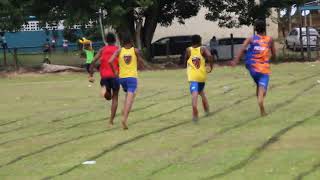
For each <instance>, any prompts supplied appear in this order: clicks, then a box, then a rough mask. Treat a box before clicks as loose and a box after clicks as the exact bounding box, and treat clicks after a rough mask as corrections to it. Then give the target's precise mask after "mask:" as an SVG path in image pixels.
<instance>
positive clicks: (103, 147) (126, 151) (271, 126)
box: [0, 63, 320, 180]
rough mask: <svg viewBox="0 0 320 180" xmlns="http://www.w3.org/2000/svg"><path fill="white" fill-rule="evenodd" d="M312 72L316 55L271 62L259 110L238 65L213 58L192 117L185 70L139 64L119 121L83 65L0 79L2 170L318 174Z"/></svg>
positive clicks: (234, 176) (80, 174)
mask: <svg viewBox="0 0 320 180" xmlns="http://www.w3.org/2000/svg"><path fill="white" fill-rule="evenodd" d="M318 80H320V64H319V63H289V64H279V65H274V66H273V74H272V78H271V83H270V90H269V94H268V97H267V102H266V108H267V110H268V112H269V116H267V117H264V118H260V117H259V112H258V107H257V104H256V99H255V96H254V91H255V89H254V85H253V83H252V81H251V80H250V79H249V76H248V74H247V73H246V70H245V69H244V67H237V68H228V67H219V68H217V69H216V70H215V71H214V73H212V74H211V75H210V77H209V81H208V83H207V86H206V91H207V94H208V97H209V100H210V106H211V115H210V116H209V117H202V118H201V119H200V122H199V123H198V124H193V123H192V121H191V107H190V101H191V99H190V96H189V92H188V84H187V82H186V75H185V70H174V71H155V72H142V73H140V82H139V83H140V87H139V93H138V96H137V99H136V103H135V104H134V110H133V112H132V113H131V114H130V118H129V128H130V129H129V131H123V130H122V129H121V127H120V120H121V118H120V116H117V118H116V126H115V127H113V128H109V127H108V126H107V117H108V116H109V107H110V104H109V103H106V102H105V101H103V100H102V99H100V97H99V84H98V83H96V84H94V85H93V86H92V87H88V85H89V83H88V82H87V81H86V75H85V74H59V75H33V74H30V75H19V76H13V77H9V78H5V79H0V87H1V96H0V114H1V116H0V135H1V136H0V179H1V180H5V179H9V180H11V179H22V180H25V179H28V180H29V179H32V180H33V179H68V180H69V179H75V180H78V179H85V180H89V179H90V180H91V179H94V180H96V179H103V180H104V179H108V180H109V179H110V180H118V179H119V180H122V179H125V180H126V179H128V180H144V179H146V180H147V179H148V180H149V179H151V180H156V179H164V180H171V179H173V180H175V179H181V180H197V179H230V180H286V179H297V180H298V179H306V180H315V179H320V153H319V151H320V141H319V139H320V133H319V132H320V121H319V120H320V106H319V104H320V84H319V83H318V82H317V81H318ZM122 99H123V93H121V100H122ZM121 108H122V101H121V103H120V109H119V111H118V112H119V113H120V110H121ZM201 115H202V116H203V113H201ZM87 160H95V161H96V164H94V165H82V162H84V161H87Z"/></svg>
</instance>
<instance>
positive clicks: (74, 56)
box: [0, 42, 104, 70]
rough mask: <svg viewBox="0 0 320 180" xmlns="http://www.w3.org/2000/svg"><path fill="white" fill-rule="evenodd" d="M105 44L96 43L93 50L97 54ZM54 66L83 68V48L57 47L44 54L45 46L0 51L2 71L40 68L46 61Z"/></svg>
mask: <svg viewBox="0 0 320 180" xmlns="http://www.w3.org/2000/svg"><path fill="white" fill-rule="evenodd" d="M103 46H104V44H103V43H102V42H101V43H94V44H93V48H94V50H95V52H97V51H98V50H99V49H100V48H101V47H103ZM47 59H49V61H50V62H51V63H52V64H57V65H69V66H76V67H81V66H82V64H84V63H85V57H84V56H83V55H82V46H78V45H77V44H72V45H69V46H68V47H67V48H66V47H62V46H57V47H55V48H51V49H50V51H49V52H44V48H43V46H34V47H10V48H1V49H0V70H1V69H2V70H3V69H12V68H16V69H18V68H19V67H25V68H38V67H40V66H41V65H42V64H43V63H44V62H46V60H47Z"/></svg>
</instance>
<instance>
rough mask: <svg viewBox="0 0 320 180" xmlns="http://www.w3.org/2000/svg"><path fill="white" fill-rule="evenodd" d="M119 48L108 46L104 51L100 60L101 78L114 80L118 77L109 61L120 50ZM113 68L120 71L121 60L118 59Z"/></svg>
mask: <svg viewBox="0 0 320 180" xmlns="http://www.w3.org/2000/svg"><path fill="white" fill-rule="evenodd" d="M118 49H119V48H118V46H114V45H107V46H105V47H104V48H103V49H102V55H101V58H100V76H101V78H114V77H116V76H115V74H114V73H113V71H112V69H111V66H110V64H109V59H110V58H111V56H112V55H113V54H114V53H115V52H116V51H117V50H118ZM113 66H114V67H115V69H116V71H119V60H118V57H117V58H116V59H115V61H114V62H113Z"/></svg>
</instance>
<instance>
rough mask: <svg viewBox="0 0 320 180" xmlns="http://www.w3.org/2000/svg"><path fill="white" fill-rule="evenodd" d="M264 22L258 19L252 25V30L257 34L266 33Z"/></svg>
mask: <svg viewBox="0 0 320 180" xmlns="http://www.w3.org/2000/svg"><path fill="white" fill-rule="evenodd" d="M266 26H267V24H266V22H265V21H264V20H262V19H258V20H256V21H255V23H254V29H255V30H256V31H257V33H265V32H266Z"/></svg>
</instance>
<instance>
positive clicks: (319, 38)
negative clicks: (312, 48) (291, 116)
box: [316, 36, 320, 60]
mask: <svg viewBox="0 0 320 180" xmlns="http://www.w3.org/2000/svg"><path fill="white" fill-rule="evenodd" d="M316 51H317V58H318V60H320V59H319V58H320V36H317V47H316Z"/></svg>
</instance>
